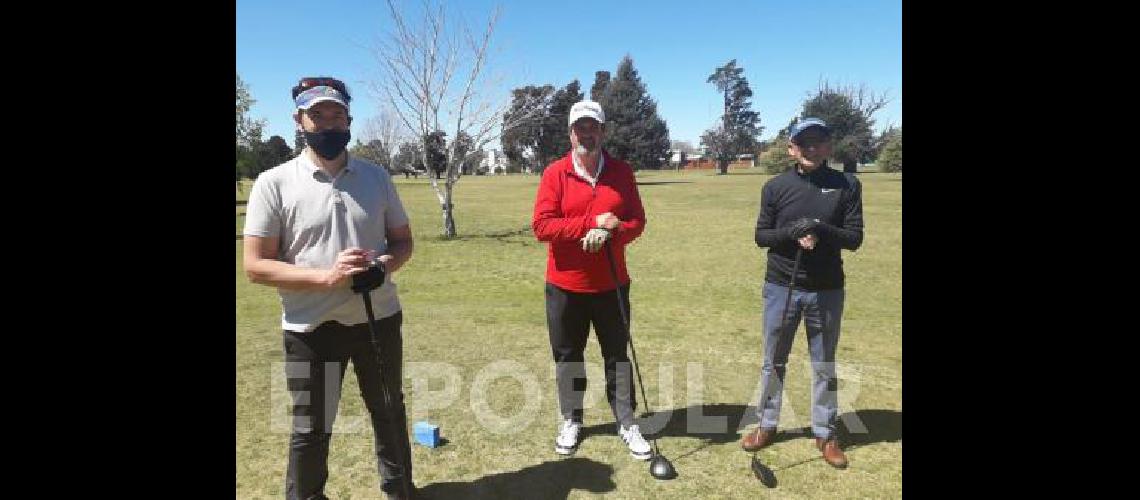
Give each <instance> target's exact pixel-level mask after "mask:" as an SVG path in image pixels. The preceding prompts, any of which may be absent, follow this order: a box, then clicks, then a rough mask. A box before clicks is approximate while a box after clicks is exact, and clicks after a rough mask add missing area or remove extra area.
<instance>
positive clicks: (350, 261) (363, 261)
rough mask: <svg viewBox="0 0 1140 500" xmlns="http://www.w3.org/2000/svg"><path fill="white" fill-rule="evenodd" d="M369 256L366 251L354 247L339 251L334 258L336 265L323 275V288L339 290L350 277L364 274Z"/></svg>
mask: <svg viewBox="0 0 1140 500" xmlns="http://www.w3.org/2000/svg"><path fill="white" fill-rule="evenodd" d="M369 254H370V252H368V251H367V250H364V249H360V248H355V247H353V248H349V249H346V250H343V251H341V252H340V253H339V254H337V256H336V263H334V264H333V266H332V268H331V269H329V270H328V271H326V273H325V286H327V287H328V288H339V287H341V286H343V285H344V284H345V283H346V282H347V281H348V279H349V278H350V277H352V275H354V274H358V273H361V272H364V270H365V269H368V263H369V259H368V257H369Z"/></svg>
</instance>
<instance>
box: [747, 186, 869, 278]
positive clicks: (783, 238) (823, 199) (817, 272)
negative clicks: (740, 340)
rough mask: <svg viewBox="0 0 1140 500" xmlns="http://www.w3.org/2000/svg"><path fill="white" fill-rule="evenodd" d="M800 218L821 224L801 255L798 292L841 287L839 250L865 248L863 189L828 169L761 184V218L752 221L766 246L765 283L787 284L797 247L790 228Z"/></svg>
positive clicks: (759, 241) (762, 244)
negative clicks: (814, 239) (814, 240)
mask: <svg viewBox="0 0 1140 500" xmlns="http://www.w3.org/2000/svg"><path fill="white" fill-rule="evenodd" d="M800 217H809V218H812V219H819V220H820V222H821V224H820V225H819V227H818V228H817V229H816V230H815V235H816V237H817V238H818V241H817V242H816V245H815V248H814V249H813V250H804V251H803V256H802V257H801V258H800V268H799V272H798V273H796V274H797V276H796V288H797V289H801V290H830V289H836V288H843V259H841V258H840V257H839V250H840V249H847V250H855V249H857V248H859V245H861V244H862V243H863V188H862V184H861V183H860V182H859V179H858V178H856V177H855V175H853V174H845V173H842V172H839V171H837V170H835V169H832V168H831V167H829V166H827V165H826V164H824V165H821V166H820V167H819V168H817V169H815V170H813V171H812V172H811V173H810V174H807V175H803V174H800V173H799V172H798V170H797V169H792V170H789V171H787V172H784V173H782V174H780V175H777V176H776V177H773V178H772V179H769V180H768V182H767V183H765V184H764V188H763V189H762V190H761V192H760V215H759V216H758V217H757V218H756V245H757V246H759V247H769V249H768V270H767V272H766V273H765V275H764V279H765V280H767V281H770V282H772V283H776V284H779V285H785V286H786V285H788V284H789V281H790V277H791V274H792V264H793V261H794V259H795V256H796V249H797V248H799V243H797V242H796V240H795V239H794V238H792V236H791V232H790V230H789V227H788V226H790V225H791V224H792V223H793V222H795V221H796V220H798V219H799V218H800Z"/></svg>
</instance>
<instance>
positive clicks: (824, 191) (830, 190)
mask: <svg viewBox="0 0 1140 500" xmlns="http://www.w3.org/2000/svg"><path fill="white" fill-rule="evenodd" d="M832 191H835V190H834V189H822V188H821V189H820V190H819V192H821V193H830V192H832Z"/></svg>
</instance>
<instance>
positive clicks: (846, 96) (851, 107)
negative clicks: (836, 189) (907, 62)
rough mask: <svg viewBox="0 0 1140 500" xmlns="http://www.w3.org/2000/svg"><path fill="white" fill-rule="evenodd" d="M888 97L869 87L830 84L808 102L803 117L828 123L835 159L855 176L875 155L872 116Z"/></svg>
mask: <svg viewBox="0 0 1140 500" xmlns="http://www.w3.org/2000/svg"><path fill="white" fill-rule="evenodd" d="M888 102H890V101H889V99H887V96H886V93H883V94H881V95H875V94H873V93H871V91H870V90H868V89H867V87H866V85H859V86H858V87H854V86H836V87H832V86H831V85H829V84H828V83H827V82H826V81H825V82H823V83H822V84H820V87H819V88H818V89H817V90H816V92H815V94H814V95H811V94H809V99H808V100H807V101H806V102H804V106H803V112H802V113H800V117H801V118H804V117H809V116H814V117H816V118H820V119H822V120H823V121H825V122H827V126H828V128H830V129H831V133H832V140H833V141H834V144H835V147H834V153H832V156H833V157H834V158H835V159H836V160H838V161H839V162H840V163H842V164H843V171H844V172H851V173H854V172H855V171H856V170H857V168H856V167H857V166H858V164H859V162H860V161H869V160H870V159H871V158H872V157H873V156H872V155H873V151H874V132H873V130H872V129H873V127H874V125H875V120H874V119H873V118H872V115H874V114H875V112H877V111H879V110H880V109H883V107H884V106H886V105H887V103H888Z"/></svg>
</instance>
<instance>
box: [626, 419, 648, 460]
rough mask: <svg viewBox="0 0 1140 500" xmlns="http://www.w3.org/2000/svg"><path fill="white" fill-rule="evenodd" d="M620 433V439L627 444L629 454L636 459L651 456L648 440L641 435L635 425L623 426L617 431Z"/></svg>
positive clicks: (646, 458) (645, 458) (644, 458)
mask: <svg viewBox="0 0 1140 500" xmlns="http://www.w3.org/2000/svg"><path fill="white" fill-rule="evenodd" d="M618 434H620V435H621V440H622V441H625V444H626V446H629V454H630V456H632V457H633V458H636V459H638V460H649V457H650V456H651V453H649V452H650V450H651V448H650V447H649V442H647V441H646V440H645V438H643V437H641V429H640V428H639V427H638V426H637V425H631V426H629V427H623V428H622V429H621V430H619V431H618Z"/></svg>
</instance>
